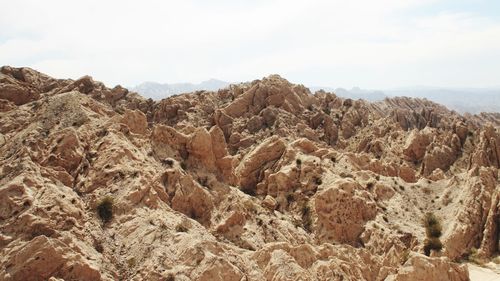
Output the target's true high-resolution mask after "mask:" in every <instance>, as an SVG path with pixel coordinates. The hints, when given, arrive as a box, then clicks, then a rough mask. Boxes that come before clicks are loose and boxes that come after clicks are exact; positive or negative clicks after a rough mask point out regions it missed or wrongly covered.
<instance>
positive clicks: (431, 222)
mask: <svg viewBox="0 0 500 281" xmlns="http://www.w3.org/2000/svg"><path fill="white" fill-rule="evenodd" d="M423 224H424V227H425V234H426V235H427V239H426V240H425V242H424V253H425V255H427V256H429V255H430V254H431V251H432V250H435V251H438V252H439V251H441V249H442V248H443V244H442V243H441V241H440V240H439V237H441V234H442V227H441V223H440V222H439V219H438V218H437V217H436V215H434V214H433V213H427V214H425V216H424V219H423Z"/></svg>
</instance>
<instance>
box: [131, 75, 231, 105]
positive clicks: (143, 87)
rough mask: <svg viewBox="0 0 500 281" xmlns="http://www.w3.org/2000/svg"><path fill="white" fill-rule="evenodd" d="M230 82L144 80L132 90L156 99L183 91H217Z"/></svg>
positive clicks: (214, 80)
mask: <svg viewBox="0 0 500 281" xmlns="http://www.w3.org/2000/svg"><path fill="white" fill-rule="evenodd" d="M229 84H230V83H228V82H224V81H221V80H217V79H210V80H207V81H203V82H201V83H199V84H193V83H174V84H167V83H163V84H162V83H157V82H144V83H142V84H139V85H137V86H135V87H132V88H130V90H131V91H134V92H137V93H139V94H141V95H143V96H145V97H147V98H152V99H154V100H160V99H164V98H166V97H169V96H171V95H177V94H182V93H190V92H195V91H200V90H205V91H217V90H219V89H222V88H225V87H227V86H228V85H229Z"/></svg>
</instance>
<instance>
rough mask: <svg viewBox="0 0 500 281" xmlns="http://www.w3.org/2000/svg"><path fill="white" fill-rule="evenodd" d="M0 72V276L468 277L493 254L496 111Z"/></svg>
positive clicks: (268, 88) (497, 196)
mask: <svg viewBox="0 0 500 281" xmlns="http://www.w3.org/2000/svg"><path fill="white" fill-rule="evenodd" d="M0 73H1V74H0V120H1V122H0V280H53V281H55V280H169V281H170V280H226V281H227V280H237V281H240V280H370V281H371V280H373V281H375V280H388V281H389V280H398V281H404V280H469V270H468V265H467V263H466V262H467V261H468V262H471V261H472V262H477V263H480V264H488V262H489V261H490V260H492V259H493V258H494V257H495V256H496V255H497V253H498V250H499V249H498V243H499V234H498V233H499V231H498V229H499V220H498V217H499V215H500V214H499V210H500V209H499V208H500V188H499V181H498V168H499V167H500V132H499V126H500V115H499V114H481V115H470V114H469V115H465V116H464V115H460V114H458V113H456V112H453V111H450V110H448V109H447V108H445V107H443V106H441V105H439V104H436V103H433V102H430V101H428V100H421V99H412V98H390V99H385V100H383V101H379V102H373V103H370V102H366V101H362V100H356V101H354V100H352V99H345V98H340V97H338V96H336V95H335V94H333V93H328V92H325V91H318V92H316V93H314V94H312V93H311V92H310V91H309V90H308V89H307V88H305V87H304V86H301V85H294V84H291V83H289V82H288V81H287V80H285V79H283V78H281V77H279V76H277V75H272V76H269V77H266V78H263V79H260V80H255V81H253V82H249V83H243V84H239V85H231V86H229V87H227V88H225V89H223V90H219V91H216V92H210V91H198V92H196V93H191V94H185V95H178V96H173V97H170V98H167V99H163V100H161V101H153V100H146V99H144V98H142V97H141V96H139V95H138V94H136V93H134V92H130V91H128V90H127V89H125V88H122V87H119V86H117V87H115V88H112V89H110V88H106V87H105V86H104V85H103V84H102V83H99V82H96V81H94V80H93V79H92V78H91V77H89V76H86V77H82V78H80V79H78V80H61V79H55V78H52V77H49V76H47V75H44V74H42V73H39V72H37V71H35V70H32V69H29V68H12V67H2V68H1V70H0Z"/></svg>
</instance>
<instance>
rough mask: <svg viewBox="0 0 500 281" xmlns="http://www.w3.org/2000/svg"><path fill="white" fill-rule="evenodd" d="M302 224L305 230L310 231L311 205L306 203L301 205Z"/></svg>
mask: <svg viewBox="0 0 500 281" xmlns="http://www.w3.org/2000/svg"><path fill="white" fill-rule="evenodd" d="M302 225H303V226H304V229H305V230H306V231H307V232H311V227H312V217H311V207H309V205H308V204H307V203H304V205H303V206H302Z"/></svg>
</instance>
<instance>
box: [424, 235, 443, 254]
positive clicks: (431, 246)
mask: <svg viewBox="0 0 500 281" xmlns="http://www.w3.org/2000/svg"><path fill="white" fill-rule="evenodd" d="M442 249H443V244H442V243H441V240H439V238H436V237H432V238H427V239H425V242H424V253H425V255H426V256H430V254H431V251H432V250H434V251H438V252H440V251H441V250H442Z"/></svg>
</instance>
